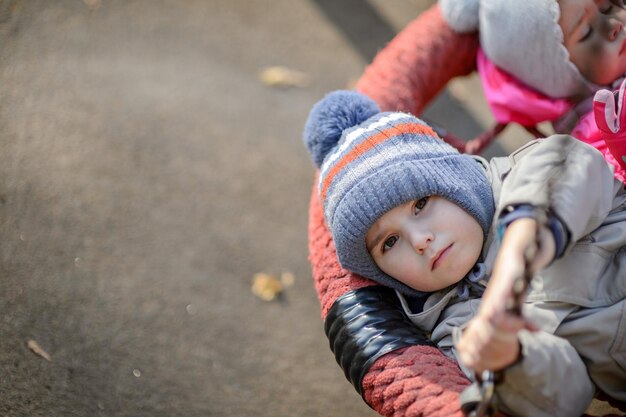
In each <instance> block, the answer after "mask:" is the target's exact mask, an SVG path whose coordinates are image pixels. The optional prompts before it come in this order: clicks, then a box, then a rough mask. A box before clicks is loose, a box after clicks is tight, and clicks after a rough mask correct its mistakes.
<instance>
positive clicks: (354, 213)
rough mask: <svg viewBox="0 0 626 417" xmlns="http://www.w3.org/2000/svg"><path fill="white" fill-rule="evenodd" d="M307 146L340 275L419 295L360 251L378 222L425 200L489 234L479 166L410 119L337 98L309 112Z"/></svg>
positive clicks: (352, 96) (348, 96)
mask: <svg viewBox="0 0 626 417" xmlns="http://www.w3.org/2000/svg"><path fill="white" fill-rule="evenodd" d="M304 141H305V144H306V146H307V148H308V150H309V152H310V154H311V158H312V159H313V161H314V162H315V164H316V165H317V166H318V167H319V168H320V174H319V197H320V201H321V203H322V205H323V208H324V216H325V219H326V223H327V225H328V228H329V229H330V232H331V234H332V237H333V240H334V243H335V247H336V251H337V256H338V258H339V263H340V264H341V266H342V267H344V268H345V269H348V270H350V271H352V272H355V273H357V274H359V275H362V276H364V277H367V278H370V279H373V280H375V281H377V282H378V283H380V284H383V285H386V286H388V287H392V288H394V289H396V290H398V291H400V292H402V293H404V294H407V295H422V294H423V293H422V292H419V291H417V290H415V289H412V288H410V287H408V286H407V285H405V284H403V283H401V282H399V281H397V280H396V279H394V278H392V277H391V276H389V275H387V274H385V273H384V272H382V271H381V270H380V269H379V268H378V266H377V265H376V263H375V262H374V260H373V258H372V257H371V255H370V254H369V252H368V250H367V247H366V245H365V235H366V234H367V231H368V230H369V229H370V227H371V226H372V225H373V224H374V222H375V221H376V220H377V219H378V218H379V217H381V216H382V215H383V214H384V213H386V212H388V211H389V210H391V209H392V208H394V207H396V206H398V205H400V204H403V203H406V202H408V201H411V200H416V199H419V198H422V197H427V196H431V195H437V196H441V197H445V198H446V199H448V200H450V201H452V202H454V203H456V204H458V205H459V206H460V207H462V208H463V209H465V210H466V211H467V212H468V213H469V214H470V215H472V216H473V217H474V218H475V219H476V220H477V221H478V223H479V224H480V225H481V227H482V229H483V231H484V233H485V234H487V231H488V230H489V227H490V225H491V221H492V218H493V215H494V202H493V195H492V191H491V187H490V184H489V180H488V178H487V175H486V173H485V170H484V168H483V166H482V165H481V164H480V163H479V162H478V161H477V160H475V159H474V158H472V157H471V156H469V155H462V154H459V152H458V151H457V150H456V149H454V148H453V147H451V146H450V145H448V144H447V143H445V142H444V141H443V140H441V139H440V138H439V137H438V136H437V135H436V134H435V133H434V132H433V130H432V129H431V128H430V127H429V126H428V125H426V124H425V123H424V122H423V121H421V120H420V119H418V118H416V117H414V116H412V115H410V114H406V113H391V112H386V113H380V111H379V109H378V106H377V105H376V104H375V103H374V102H373V101H372V100H371V99H369V98H368V97H367V96H364V95H363V94H359V93H356V92H352V91H336V92H333V93H330V94H328V95H327V96H326V97H325V98H324V99H322V100H321V101H320V102H319V103H317V104H316V105H315V106H314V107H313V109H312V110H311V113H310V114H309V118H308V120H307V122H306V126H305V129H304Z"/></svg>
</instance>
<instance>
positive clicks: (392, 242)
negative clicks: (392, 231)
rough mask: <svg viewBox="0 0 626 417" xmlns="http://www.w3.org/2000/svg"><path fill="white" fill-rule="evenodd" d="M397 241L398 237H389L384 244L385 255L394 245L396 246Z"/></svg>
mask: <svg viewBox="0 0 626 417" xmlns="http://www.w3.org/2000/svg"><path fill="white" fill-rule="evenodd" d="M397 241H398V236H389V237H388V238H387V239H385V241H384V242H383V253H385V252H386V251H388V250H389V249H391V248H393V245H395V244H396V242H397Z"/></svg>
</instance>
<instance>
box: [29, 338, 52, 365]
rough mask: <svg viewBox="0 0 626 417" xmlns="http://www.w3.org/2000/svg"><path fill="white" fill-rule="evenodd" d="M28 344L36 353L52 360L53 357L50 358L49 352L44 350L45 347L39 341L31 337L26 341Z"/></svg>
mask: <svg viewBox="0 0 626 417" xmlns="http://www.w3.org/2000/svg"><path fill="white" fill-rule="evenodd" d="M26 346H28V348H29V349H30V350H32V351H33V353H34V354H35V355H39V356H41V357H42V358H44V359H45V360H47V361H52V358H50V355H49V354H48V352H46V351H45V350H43V348H42V347H41V346H39V343H37V342H35V341H34V340H32V339H30V340H29V341H28V342H26Z"/></svg>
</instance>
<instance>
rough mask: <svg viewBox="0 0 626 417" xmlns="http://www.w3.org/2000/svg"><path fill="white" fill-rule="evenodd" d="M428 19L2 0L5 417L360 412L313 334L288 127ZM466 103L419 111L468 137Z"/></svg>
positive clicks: (303, 180)
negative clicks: (267, 285) (289, 278)
mask: <svg viewBox="0 0 626 417" xmlns="http://www.w3.org/2000/svg"><path fill="white" fill-rule="evenodd" d="M432 3H433V1H410V0H377V1H369V2H367V1H365V0H361V1H359V0H343V1H333V0H274V1H271V2H270V1H241V0H210V1H200V0H184V1H183V0H181V1H174V0H170V1H166V0H101V1H99V0H85V1H81V0H59V1H45V0H40V1H37V0H30V1H26V0H24V1H21V0H2V1H0V40H1V47H0V133H1V136H0V236H1V237H2V240H1V241H0V256H1V258H0V261H1V270H0V275H1V276H0V416H2V417H19V416H46V417H48V416H85V417H88V416H129V417H130V416H132V417H139V416H152V417H157V416H187V417H191V416H205V417H206V416H259V417H263V416H268V417H269V416H272V417H276V416H344V417H350V416H368V415H369V416H374V415H376V414H375V413H374V412H373V411H371V410H370V409H369V408H368V407H367V406H366V405H365V404H364V403H363V402H362V401H361V399H360V398H359V397H358V395H357V394H356V392H355V391H354V390H353V388H352V387H351V386H350V385H349V383H348V382H347V381H346V380H345V379H344V377H343V374H342V372H341V370H340V369H339V367H338V366H337V364H336V363H335V361H334V358H333V356H332V354H331V352H330V349H329V347H328V343H327V340H326V338H325V336H324V333H323V328H322V321H321V319H320V309H319V305H318V301H317V298H316V295H315V291H314V289H313V283H312V279H311V273H310V268H309V264H308V261H307V236H306V234H307V210H308V203H309V196H310V191H311V186H312V179H313V174H314V171H313V166H312V164H311V162H310V161H309V158H308V155H307V154H306V151H305V148H304V146H303V144H302V142H301V131H302V127H303V124H304V121H305V118H306V115H307V113H308V111H309V110H310V108H311V106H312V105H313V104H314V103H315V102H316V101H317V100H319V99H320V98H321V97H322V96H323V95H324V94H325V93H326V92H328V91H330V90H334V89H339V88H346V87H348V86H350V85H351V83H353V82H354V81H355V80H356V79H357V78H358V76H359V75H360V74H361V72H362V71H363V69H364V67H365V65H366V64H367V63H368V62H369V61H370V60H371V59H372V58H373V56H374V54H375V53H376V51H377V50H378V49H379V48H381V47H382V46H383V45H384V44H385V43H386V42H387V41H388V40H389V39H391V37H392V36H393V35H394V34H395V33H396V32H397V31H398V30H400V29H401V28H402V27H403V26H404V25H405V24H406V23H408V22H409V21H410V20H411V19H413V18H414V17H415V16H417V14H418V13H419V12H420V11H422V10H423V9H424V8H426V7H427V6H428V5H430V4H432ZM275 65H282V66H286V67H288V68H292V69H296V70H299V71H303V72H305V73H306V74H308V76H309V79H310V83H309V84H308V85H307V86H306V87H301V88H273V87H269V86H267V85H265V84H264V83H262V82H261V81H260V79H259V72H260V71H261V70H262V69H263V68H266V67H269V66H275ZM472 88H473V87H472V84H471V83H470V84H469V87H468V86H463V85H462V86H460V87H458V88H457V89H456V93H455V94H450V93H445V94H444V95H443V96H442V97H441V98H440V99H439V100H438V101H437V103H435V105H434V106H433V107H432V108H431V109H429V113H428V114H429V115H430V116H431V117H432V118H433V119H435V120H438V121H440V122H442V123H445V124H446V126H448V127H450V128H452V129H454V130H456V132H457V133H460V134H463V135H465V137H471V136H472V135H474V134H476V133H478V132H479V131H480V126H481V123H482V122H481V120H480V117H477V116H476V114H473V113H472V112H471V111H468V110H467V108H468V103H467V102H465V103H464V102H463V97H465V98H466V99H468V100H472V97H475V96H474V93H473V92H472ZM478 108H479V110H478V112H479V113H480V107H478ZM499 151H501V149H500V148H497V147H496V148H493V149H492V150H491V151H490V152H496V153H497V152H499ZM259 272H264V273H268V274H272V275H275V276H280V275H281V274H283V273H284V272H287V273H291V274H293V276H294V277H295V282H294V284H293V285H292V286H290V287H287V288H286V290H285V293H284V295H283V297H282V298H281V299H280V300H278V301H273V302H266V301H263V300H261V299H260V298H258V297H256V296H255V295H254V294H253V293H252V291H251V283H252V279H253V276H254V274H256V273H259ZM28 341H35V342H36V343H37V344H38V346H39V347H40V348H41V349H42V350H43V351H45V352H46V353H47V354H48V355H49V357H50V360H47V359H45V358H44V357H42V356H41V355H38V354H36V352H34V351H33V349H32V348H29V347H28V346H27V343H28Z"/></svg>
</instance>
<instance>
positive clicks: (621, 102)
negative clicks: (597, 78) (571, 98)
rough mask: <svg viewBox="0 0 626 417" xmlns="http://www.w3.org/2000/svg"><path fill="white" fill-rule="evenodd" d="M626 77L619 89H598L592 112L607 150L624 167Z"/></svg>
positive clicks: (625, 164) (625, 150)
mask: <svg viewBox="0 0 626 417" xmlns="http://www.w3.org/2000/svg"><path fill="white" fill-rule="evenodd" d="M625 91H626V79H624V81H622V84H621V85H620V87H619V90H617V91H615V92H612V91H609V90H598V91H597V92H596V95H595V96H594V98H593V114H594V117H595V119H596V124H597V125H598V129H600V130H601V131H602V133H603V135H602V136H603V138H604V141H605V142H606V145H607V147H608V148H609V151H611V154H613V156H614V157H615V159H616V160H617V161H618V162H619V164H620V165H621V166H622V168H624V169H626V109H625V107H626V104H625V101H626V94H624V92H625Z"/></svg>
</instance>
